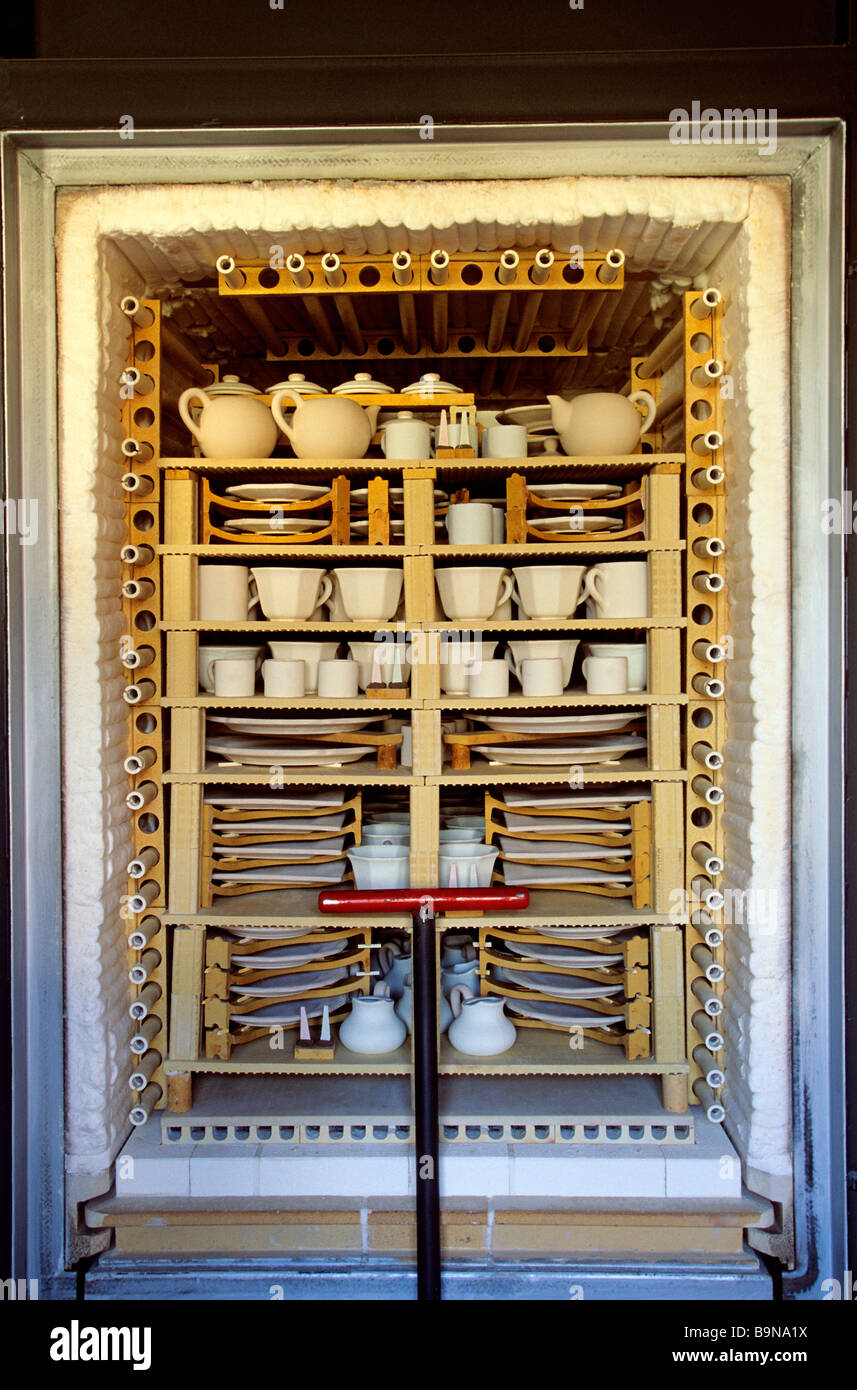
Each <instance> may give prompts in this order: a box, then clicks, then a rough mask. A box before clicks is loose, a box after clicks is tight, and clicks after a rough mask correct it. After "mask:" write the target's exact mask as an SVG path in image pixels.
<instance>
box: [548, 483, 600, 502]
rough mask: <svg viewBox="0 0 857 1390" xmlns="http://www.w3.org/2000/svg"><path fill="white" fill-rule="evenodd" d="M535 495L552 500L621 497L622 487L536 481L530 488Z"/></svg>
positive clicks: (568, 500) (571, 500) (570, 500)
mask: <svg viewBox="0 0 857 1390" xmlns="http://www.w3.org/2000/svg"><path fill="white" fill-rule="evenodd" d="M530 492H531V493H532V494H533V496H534V497H545V498H547V499H548V500H549V501H551V502H573V501H591V500H592V498H593V497H620V496H621V493H622V489H621V487H618V486H617V485H616V483H567V482H564V483H534V484H533V486H532V487H531V488H530Z"/></svg>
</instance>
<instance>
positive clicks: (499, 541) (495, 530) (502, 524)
mask: <svg viewBox="0 0 857 1390" xmlns="http://www.w3.org/2000/svg"><path fill="white" fill-rule="evenodd" d="M505 540H506V511H505V508H503V507H492V508H491V544H492V545H503V543H504V542H505Z"/></svg>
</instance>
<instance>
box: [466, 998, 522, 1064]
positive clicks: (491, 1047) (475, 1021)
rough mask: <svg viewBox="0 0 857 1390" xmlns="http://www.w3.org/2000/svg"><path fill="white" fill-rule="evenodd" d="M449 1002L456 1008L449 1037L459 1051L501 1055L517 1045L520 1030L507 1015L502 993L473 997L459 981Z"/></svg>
mask: <svg viewBox="0 0 857 1390" xmlns="http://www.w3.org/2000/svg"><path fill="white" fill-rule="evenodd" d="M449 1003H450V1007H451V1009H452V1012H453V1020H452V1023H451V1024H450V1025H449V1041H450V1042H451V1043H452V1046H453V1047H454V1048H455V1050H456V1052H465V1053H467V1055H468V1056H470V1057H498V1056H499V1055H500V1053H502V1052H508V1051H509V1048H510V1047H514V1045H515V1039H516V1038H517V1036H518V1030H517V1029H516V1027H515V1025H514V1023H513V1022H512V1020H511V1019H510V1018H508V1017H507V1016H506V1011H505V1008H504V1006H503V1000H502V999H501V998H500V997H499V995H496V994H485V995H482V997H481V998H474V997H473V996H472V995H471V994H470V991H469V990H468V989H467V986H466V985H456V987H455V989H454V990H453V991H452V994H451V995H450V997H449Z"/></svg>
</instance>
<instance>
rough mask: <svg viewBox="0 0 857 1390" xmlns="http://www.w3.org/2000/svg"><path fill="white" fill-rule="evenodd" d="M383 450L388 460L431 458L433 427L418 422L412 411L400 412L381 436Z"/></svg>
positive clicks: (425, 422)
mask: <svg viewBox="0 0 857 1390" xmlns="http://www.w3.org/2000/svg"><path fill="white" fill-rule="evenodd" d="M381 450H382V452H383V454H384V457H385V458H388V459H428V458H431V426H430V425H429V423H428V421H427V420H416V419H415V418H414V415H413V412H412V411H410V410H400V411H399V413H398V414H397V416H396V418H395V420H390V421H389V422H388V423H387V425H386V426H385V428H384V432H383V434H382V436H381Z"/></svg>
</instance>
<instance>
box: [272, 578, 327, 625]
mask: <svg viewBox="0 0 857 1390" xmlns="http://www.w3.org/2000/svg"><path fill="white" fill-rule="evenodd" d="M253 578H254V579H255V581H256V583H257V585H258V587H259V602H260V603H261V605H262V612H263V613H264V614H265V617H266V618H286V619H289V620H291V621H295V620H296V619H299V618H308V617H309V616H310V614H311V613H312V612H313V611H314V610H315V609H316V608H317V607H318V606H319V604H321V603H325V602H326V600H327V599H328V598H329V597H330V592H331V589H332V588H333V584H332V581H331V579H330V576H329V575H328V573H327V571H326V570H323V569H305V568H303V567H299V566H297V565H266V566H264V567H260V568H259V569H254V570H253Z"/></svg>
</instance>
